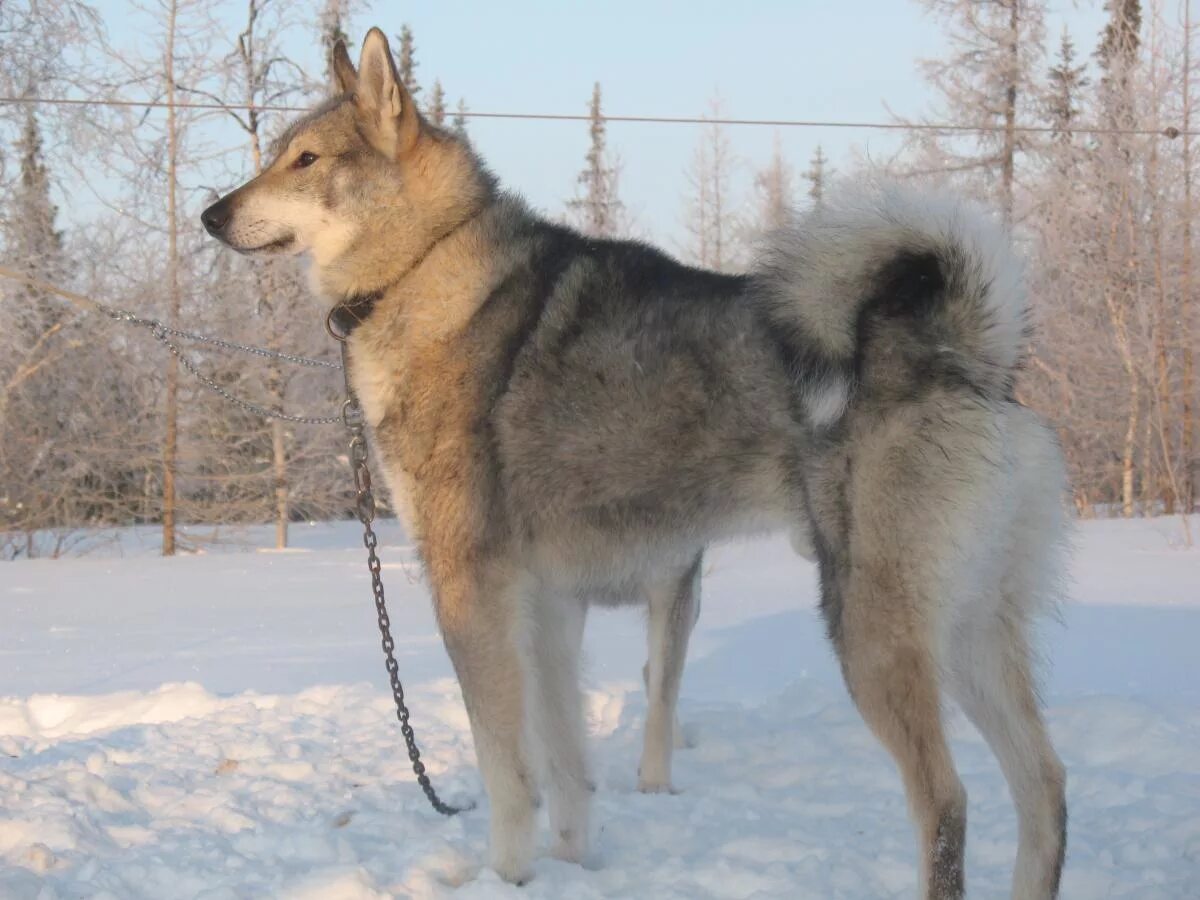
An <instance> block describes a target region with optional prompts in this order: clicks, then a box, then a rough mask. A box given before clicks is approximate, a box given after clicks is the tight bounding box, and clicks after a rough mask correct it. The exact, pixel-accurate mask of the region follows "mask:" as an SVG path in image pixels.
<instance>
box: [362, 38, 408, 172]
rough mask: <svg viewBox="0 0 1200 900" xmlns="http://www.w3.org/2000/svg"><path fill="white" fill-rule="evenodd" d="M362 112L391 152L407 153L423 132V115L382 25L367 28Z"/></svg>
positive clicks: (378, 141)
mask: <svg viewBox="0 0 1200 900" xmlns="http://www.w3.org/2000/svg"><path fill="white" fill-rule="evenodd" d="M354 98H355V103H356V104H357V105H358V109H359V112H361V113H362V115H363V116H364V118H366V120H367V124H368V125H369V126H371V128H372V130H373V131H374V132H375V134H374V135H373V137H374V138H375V140H374V141H373V143H375V145H376V146H377V147H378V149H380V150H381V151H383V152H384V153H385V154H387V155H388V156H391V157H393V158H395V157H399V156H403V155H404V154H405V153H407V152H408V151H409V150H411V149H412V147H413V145H414V144H416V142H417V138H418V137H420V134H421V116H420V114H419V113H418V112H417V106H416V104H415V103H413V99H412V96H411V95H410V94H409V93H408V89H407V88H406V87H405V86H404V83H403V82H402V81H401V80H400V76H399V75H398V74H397V72H396V63H395V62H394V61H393V60H392V51H391V50H390V49H389V48H388V42H387V38H386V37H384V35H383V32H382V31H380V30H379V29H378V28H372V29H371V30H370V31H369V32H367V38H366V40H365V41H363V48H362V56H361V57H360V58H359V61H358V80H357V83H356V84H355V87H354Z"/></svg>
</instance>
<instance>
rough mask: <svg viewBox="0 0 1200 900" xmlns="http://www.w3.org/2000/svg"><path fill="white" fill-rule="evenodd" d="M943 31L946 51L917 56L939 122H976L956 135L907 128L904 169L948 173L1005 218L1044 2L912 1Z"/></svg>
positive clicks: (1034, 85) (1037, 66)
mask: <svg viewBox="0 0 1200 900" xmlns="http://www.w3.org/2000/svg"><path fill="white" fill-rule="evenodd" d="M920 2H921V5H922V6H923V7H924V8H925V9H926V10H927V11H928V12H930V13H932V14H933V15H934V16H936V17H937V18H938V20H939V21H941V23H942V25H943V27H944V28H945V34H946V44H947V48H948V53H947V55H946V56H945V57H943V58H939V59H927V60H922V62H921V68H922V70H923V73H924V76H925V80H926V81H927V82H928V84H929V86H930V88H931V89H932V90H933V92H934V94H935V96H936V97H937V101H936V104H935V109H934V110H933V113H932V115H931V116H930V117H929V118H927V119H924V120H921V121H920V122H917V123H914V124H920V125H931V124H934V123H935V122H938V121H942V122H948V123H951V124H955V125H978V126H980V127H981V130H980V131H979V132H977V133H975V134H974V135H971V136H969V137H964V136H963V135H962V134H961V133H959V132H951V133H941V132H938V131H936V130H921V131H915V132H913V134H912V136H911V137H910V140H909V165H908V169H909V171H910V172H912V173H913V174H921V175H929V174H935V175H937V176H939V177H944V176H945V175H947V174H950V173H955V174H957V175H958V176H960V178H962V179H965V180H966V181H967V182H969V183H972V184H973V186H974V187H975V189H976V191H977V192H978V193H980V194H981V195H984V196H988V197H990V198H992V199H994V200H995V201H996V202H997V203H998V205H999V206H1000V208H1001V209H1002V210H1003V212H1004V214H1005V217H1006V218H1008V219H1010V220H1011V219H1012V217H1013V204H1014V184H1015V181H1016V169H1017V163H1018V157H1019V156H1020V154H1022V153H1023V152H1025V151H1026V150H1027V149H1029V148H1028V141H1027V138H1026V136H1024V135H1022V134H1021V133H1020V132H1019V131H1018V130H1017V122H1018V120H1025V119H1032V118H1034V116H1033V115H1032V114H1031V113H1032V112H1033V110H1034V107H1035V106H1036V102H1037V98H1038V94H1039V90H1038V80H1039V77H1040V73H1041V70H1042V58H1043V55H1044V48H1043V36H1044V22H1045V9H1046V2H1045V0H989V2H979V0H920Z"/></svg>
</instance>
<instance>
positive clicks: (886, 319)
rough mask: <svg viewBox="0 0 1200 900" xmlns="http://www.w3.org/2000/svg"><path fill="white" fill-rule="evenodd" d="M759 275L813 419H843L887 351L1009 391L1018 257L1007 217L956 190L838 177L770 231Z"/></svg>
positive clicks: (1016, 350) (927, 374)
mask: <svg viewBox="0 0 1200 900" xmlns="http://www.w3.org/2000/svg"><path fill="white" fill-rule="evenodd" d="M754 277H755V280H756V284H757V285H758V295H759V298H760V301H761V302H762V303H763V304H764V306H765V308H766V313H767V315H768V317H769V318H770V320H771V322H772V325H773V327H774V328H775V329H776V330H777V332H778V333H779V334H780V337H781V339H782V342H783V345H784V347H785V348H786V350H785V352H786V353H787V355H788V356H789V360H788V362H789V365H790V366H791V368H792V369H793V371H794V374H795V377H796V379H797V383H798V384H799V385H800V393H801V396H802V398H803V402H804V405H805V408H806V410H807V412H808V414H809V417H810V419H811V420H812V422H813V423H814V424H817V425H828V424H832V423H833V422H835V421H837V420H838V419H839V418H840V417H841V416H842V414H843V413H844V412H845V410H846V408H847V405H848V404H849V403H850V402H851V401H852V399H853V397H854V395H855V392H856V391H859V390H861V389H863V388H869V387H870V383H871V380H872V378H873V377H874V376H873V374H872V372H873V367H872V366H873V363H877V361H878V360H881V359H887V360H890V361H897V357H899V360H898V361H899V362H901V363H905V364H907V365H908V367H909V372H908V375H907V377H908V378H910V379H911V378H921V379H925V380H928V379H937V380H939V381H942V382H943V383H945V382H946V381H952V382H953V383H954V384H955V385H957V386H962V387H966V388H969V389H970V390H972V391H974V392H975V393H976V394H977V395H979V396H981V397H983V398H985V399H996V400H999V399H1003V398H1007V397H1010V396H1011V395H1012V383H1013V378H1014V375H1015V371H1016V369H1017V368H1018V366H1019V365H1020V363H1021V361H1022V359H1023V355H1024V349H1025V346H1026V344H1027V343H1028V339H1029V325H1028V307H1027V303H1026V297H1025V288H1024V276H1023V267H1022V265H1021V262H1020V260H1019V259H1018V258H1017V256H1016V255H1015V253H1014V252H1013V250H1012V248H1011V245H1010V243H1009V238H1008V235H1007V233H1006V231H1005V229H1004V228H1003V227H1002V226H1001V225H1000V224H999V223H998V222H996V221H995V220H994V219H992V218H991V217H989V216H988V214H987V213H985V212H984V211H983V210H982V209H980V208H978V207H975V206H973V205H971V204H969V203H967V202H965V201H963V200H961V199H958V198H954V197H950V196H947V195H946V194H942V193H931V192H925V191H917V190H916V189H914V188H911V187H908V186H902V185H898V184H894V183H881V182H873V183H870V184H868V185H866V186H853V187H846V188H842V189H840V190H839V191H837V192H836V193H835V194H834V195H833V196H830V197H829V198H828V199H827V201H826V202H825V203H824V204H823V205H821V206H820V207H818V208H816V209H814V210H813V211H811V212H809V213H807V214H806V215H803V216H801V217H799V218H797V219H796V220H795V221H794V222H793V223H792V224H791V225H789V226H786V227H784V228H782V229H780V230H779V231H778V232H776V233H775V234H774V235H772V236H771V237H770V238H769V240H768V241H767V250H766V252H765V253H764V254H763V257H762V259H761V261H760V263H759V265H758V266H757V269H756V272H755V276H754ZM889 324H890V325H891V326H896V327H898V328H899V329H900V330H896V328H895V327H888V326H889ZM881 326H882V327H881ZM897 337H899V338H900V339H897ZM875 368H879V366H878V365H876V366H875ZM889 375H890V377H892V378H899V379H900V380H901V381H904V380H905V376H904V375H902V374H901V373H899V372H896V371H894V367H891V368H890V369H889ZM878 377H879V378H883V377H885V376H884V375H879V376H878Z"/></svg>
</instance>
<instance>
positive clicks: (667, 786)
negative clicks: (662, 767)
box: [638, 778, 675, 794]
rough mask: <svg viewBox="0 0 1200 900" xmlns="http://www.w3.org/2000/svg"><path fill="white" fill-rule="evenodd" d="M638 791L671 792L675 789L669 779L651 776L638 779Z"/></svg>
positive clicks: (652, 792) (649, 792)
mask: <svg viewBox="0 0 1200 900" xmlns="http://www.w3.org/2000/svg"><path fill="white" fill-rule="evenodd" d="M638 791H639V792H641V793H643V794H673V793H675V791H674V790H673V789H672V787H671V782H670V781H661V780H658V779H651V778H639V779H638Z"/></svg>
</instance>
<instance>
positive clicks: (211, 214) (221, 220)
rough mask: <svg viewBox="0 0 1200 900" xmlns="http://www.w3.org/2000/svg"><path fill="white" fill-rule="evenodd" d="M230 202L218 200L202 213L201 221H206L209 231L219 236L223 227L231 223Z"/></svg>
mask: <svg viewBox="0 0 1200 900" xmlns="http://www.w3.org/2000/svg"><path fill="white" fill-rule="evenodd" d="M229 216H230V212H229V204H228V203H226V202H225V201H224V200H218V201H217V202H216V203H214V204H213V205H212V206H210V207H209V208H208V209H206V210H205V211H204V212H202V213H200V221H201V222H203V223H204V227H205V229H207V231H208V233H209V234H211V235H214V236H217V235H219V234H220V233H221V229H222V228H224V227H225V226H226V225H228V224H229Z"/></svg>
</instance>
